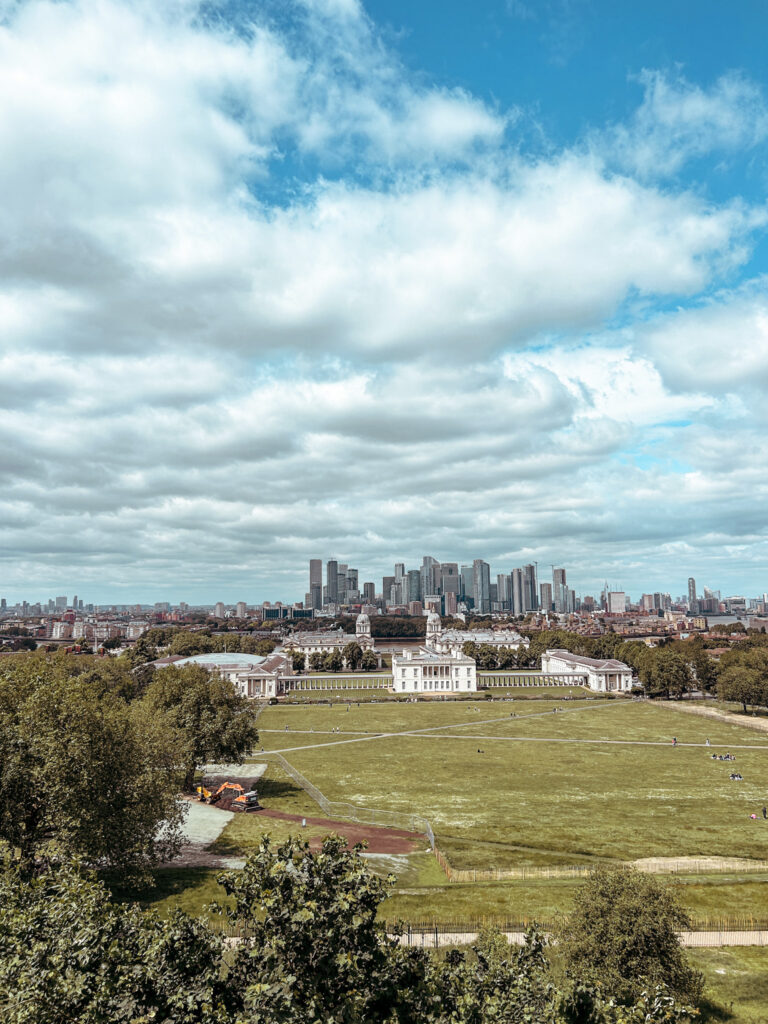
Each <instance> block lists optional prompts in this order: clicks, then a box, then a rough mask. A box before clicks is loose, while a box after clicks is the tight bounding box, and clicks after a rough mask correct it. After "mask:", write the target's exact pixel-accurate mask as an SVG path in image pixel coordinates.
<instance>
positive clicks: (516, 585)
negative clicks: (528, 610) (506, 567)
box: [511, 569, 525, 615]
mask: <svg viewBox="0 0 768 1024" xmlns="http://www.w3.org/2000/svg"><path fill="white" fill-rule="evenodd" d="M511 611H512V614H513V615H524V614H525V611H524V607H523V570H522V569H513V570H512V594H511Z"/></svg>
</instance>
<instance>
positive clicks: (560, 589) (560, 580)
mask: <svg viewBox="0 0 768 1024" xmlns="http://www.w3.org/2000/svg"><path fill="white" fill-rule="evenodd" d="M552 600H553V601H554V605H555V611H556V612H557V613H558V614H559V615H562V614H563V612H567V611H568V588H567V586H566V582H565V569H553V570H552Z"/></svg>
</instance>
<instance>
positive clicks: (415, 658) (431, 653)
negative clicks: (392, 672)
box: [392, 647, 475, 666]
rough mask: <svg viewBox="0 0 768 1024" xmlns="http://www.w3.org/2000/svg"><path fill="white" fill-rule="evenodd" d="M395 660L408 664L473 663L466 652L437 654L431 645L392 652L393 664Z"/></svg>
mask: <svg viewBox="0 0 768 1024" xmlns="http://www.w3.org/2000/svg"><path fill="white" fill-rule="evenodd" d="M409 655H410V657H409ZM395 661H397V662H398V663H400V662H403V663H408V664H413V663H414V662H415V663H416V664H419V663H422V664H423V663H424V662H428V663H435V664H447V665H455V664H456V663H457V662H459V663H460V664H465V663H466V664H468V665H474V664H475V661H474V659H473V658H470V657H469V655H468V654H462V653H461V652H459V653H458V654H438V652H437V651H435V650H433V649H432V648H431V647H419V648H418V651H413V652H411V651H405V652H404V653H403V654H393V655H392V664H393V666H394V663H395Z"/></svg>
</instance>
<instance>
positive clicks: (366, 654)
mask: <svg viewBox="0 0 768 1024" xmlns="http://www.w3.org/2000/svg"><path fill="white" fill-rule="evenodd" d="M378 667H379V663H378V661H377V660H376V655H375V654H374V653H373V651H371V650H365V651H363V656H362V657H361V659H360V668H361V669H362V670H363V672H375V670H376V669H377V668H378Z"/></svg>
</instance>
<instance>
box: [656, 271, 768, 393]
mask: <svg viewBox="0 0 768 1024" xmlns="http://www.w3.org/2000/svg"><path fill="white" fill-rule="evenodd" d="M637 345H638V347H639V348H641V349H643V350H645V351H646V352H647V353H648V354H649V355H650V356H651V357H652V358H653V359H654V361H655V363H656V365H657V366H658V368H659V371H660V372H661V374H662V375H663V377H664V379H665V380H666V381H667V383H668V384H669V386H670V387H671V388H674V389H676V390H680V391H693V390H708V391H713V392H715V393H716V394H718V395H724V394H726V393H728V392H737V393H738V394H739V395H740V396H741V397H742V398H743V399H745V400H748V399H749V397H750V395H753V396H754V389H757V390H758V391H759V392H760V395H759V406H760V409H761V410H762V406H763V394H764V388H765V386H766V384H768V282H766V281H765V280H760V281H757V282H753V283H752V285H751V286H750V287H749V288H747V289H744V290H743V291H741V292H737V293H735V294H731V295H727V296H725V297H720V298H719V299H715V300H713V301H710V302H707V303H706V304H703V305H700V306H697V307H694V308H691V309H683V310H679V311H677V312H676V313H671V314H668V315H667V316H663V317H660V318H658V319H655V320H654V321H652V322H651V323H650V324H649V325H648V326H647V328H646V329H644V330H640V331H639V332H638V337H637ZM754 411H757V410H756V409H755V410H754Z"/></svg>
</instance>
